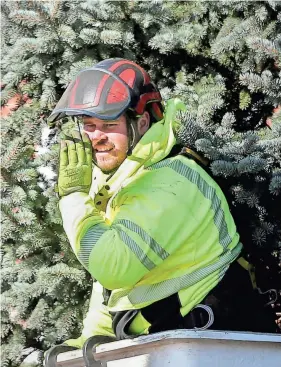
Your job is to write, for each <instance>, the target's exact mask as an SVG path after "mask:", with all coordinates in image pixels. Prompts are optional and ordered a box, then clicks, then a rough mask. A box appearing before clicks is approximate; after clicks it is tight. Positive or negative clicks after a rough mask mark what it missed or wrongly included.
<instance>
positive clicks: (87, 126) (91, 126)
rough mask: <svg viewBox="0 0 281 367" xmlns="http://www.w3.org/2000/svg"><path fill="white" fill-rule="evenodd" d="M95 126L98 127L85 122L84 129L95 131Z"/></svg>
mask: <svg viewBox="0 0 281 367" xmlns="http://www.w3.org/2000/svg"><path fill="white" fill-rule="evenodd" d="M95 128H96V126H95V125H85V124H84V126H83V129H84V130H85V131H94V130H95Z"/></svg>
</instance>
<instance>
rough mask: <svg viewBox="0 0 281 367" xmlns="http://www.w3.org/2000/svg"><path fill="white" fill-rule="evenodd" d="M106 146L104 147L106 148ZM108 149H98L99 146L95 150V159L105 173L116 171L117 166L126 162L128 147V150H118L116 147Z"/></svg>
mask: <svg viewBox="0 0 281 367" xmlns="http://www.w3.org/2000/svg"><path fill="white" fill-rule="evenodd" d="M106 148H107V147H104V148H103V149H106ZM108 149H110V150H108V151H106V150H105V151H102V150H100V151H99V150H98V147H96V149H95V150H94V152H93V161H94V163H95V164H96V165H97V166H98V167H99V168H100V169H101V171H102V172H104V173H111V172H113V171H116V170H117V168H118V167H119V166H120V165H121V164H122V163H123V162H124V160H125V159H126V158H127V150H128V149H127V148H126V150H123V149H122V150H118V149H116V148H115V147H111V148H110V147H108Z"/></svg>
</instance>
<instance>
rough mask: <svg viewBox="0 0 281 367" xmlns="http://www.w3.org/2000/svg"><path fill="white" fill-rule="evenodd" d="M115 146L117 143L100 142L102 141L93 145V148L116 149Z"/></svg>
mask: <svg viewBox="0 0 281 367" xmlns="http://www.w3.org/2000/svg"><path fill="white" fill-rule="evenodd" d="M114 148H115V145H114V144H100V143H98V144H95V145H93V149H94V150H99V149H106V150H107V149H108V150H109V149H114Z"/></svg>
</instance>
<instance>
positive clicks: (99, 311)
mask: <svg viewBox="0 0 281 367" xmlns="http://www.w3.org/2000/svg"><path fill="white" fill-rule="evenodd" d="M179 110H185V106H184V105H183V103H182V102H181V101H180V100H178V99H174V100H170V101H169V102H168V103H167V107H166V110H165V114H164V119H163V120H162V121H160V122H158V123H156V124H154V125H153V126H152V127H151V128H150V129H149V130H148V131H147V132H146V134H145V135H144V136H143V137H142V139H141V140H140V141H139V143H138V144H137V145H136V147H135V149H134V150H133V154H132V155H131V156H129V157H127V159H126V160H125V161H124V162H123V163H122V165H121V166H120V167H119V168H118V170H117V171H116V172H115V174H114V175H113V176H112V177H110V178H109V176H105V175H103V174H102V172H101V171H100V170H99V169H98V168H97V167H95V168H94V170H93V184H92V187H91V190H90V193H89V195H88V194H85V193H81V192H77V193H72V194H70V195H68V196H65V197H63V198H62V199H61V200H60V211H61V215H62V219H63V226H64V229H65V231H66V234H67V236H68V238H69V241H70V244H71V247H72V249H73V251H74V253H75V254H76V256H77V257H78V259H79V260H80V262H81V263H82V264H83V265H84V266H85V268H86V269H87V270H88V271H89V272H90V273H91V275H92V276H93V278H94V279H95V280H96V281H97V282H96V283H94V289H93V294H92V297H91V302H90V309H89V312H88V315H87V317H86V319H85V320H84V330H83V333H82V336H81V337H80V338H79V339H77V340H70V341H68V344H71V345H76V346H78V347H81V345H82V343H83V342H84V341H85V340H86V339H87V338H89V337H90V336H92V335H111V336H113V330H112V325H111V324H112V320H111V316H110V314H109V311H112V312H116V311H124V310H132V309H140V308H142V307H145V306H148V305H150V304H152V303H154V302H155V301H158V300H160V299H163V298H166V297H168V296H170V295H172V294H175V293H178V296H179V300H180V303H181V308H180V312H181V314H182V315H183V316H184V315H186V314H187V313H188V312H189V311H190V310H192V308H193V307H194V306H196V305H197V304H198V303H200V301H201V300H202V299H203V298H204V297H205V296H206V295H207V294H208V293H209V291H210V290H211V289H212V288H214V287H215V286H216V285H217V284H218V282H219V281H220V280H221V279H222V277H223V276H224V274H225V272H226V270H227V269H228V267H229V265H230V263H231V262H233V261H234V260H235V259H236V258H237V257H238V255H239V253H240V251H241V248H242V245H241V243H240V242H239V235H238V233H237V231H236V226H235V223H234V221H233V218H232V216H231V214H230V211H229V207H228V204H227V202H226V199H225V197H224V194H223V193H222V191H221V189H220V188H219V186H218V185H217V184H216V182H215V181H214V180H213V179H212V178H211V177H210V176H209V175H208V174H207V173H206V172H205V170H204V169H202V168H201V167H200V166H199V165H198V164H197V163H196V162H195V161H194V160H192V159H188V158H187V157H184V156H182V155H178V156H175V157H171V158H166V157H167V156H168V155H169V153H170V151H171V149H172V147H173V146H174V145H175V143H176V139H175V136H174V131H173V127H174V125H175V123H176V122H177V121H176V114H177V111H179ZM165 158H166V159H165ZM102 287H105V288H106V289H108V290H111V291H112V292H111V295H110V298H109V301H108V305H107V306H105V305H103V304H102V302H103V297H102ZM149 325H150V324H149V323H145V321H144V320H142V319H141V315H138V316H137V317H136V318H135V320H134V321H133V322H132V324H131V328H130V332H132V333H133V334H143V333H148V327H149Z"/></svg>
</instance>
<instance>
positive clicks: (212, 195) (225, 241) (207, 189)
mask: <svg viewBox="0 0 281 367" xmlns="http://www.w3.org/2000/svg"><path fill="white" fill-rule="evenodd" d="M162 167H169V168H171V169H173V170H174V171H175V172H177V173H178V174H180V175H181V176H183V177H185V178H186V179H187V180H189V181H190V182H192V183H193V184H195V185H196V186H197V187H198V189H199V191H200V192H201V193H202V194H203V195H204V197H205V198H206V199H209V200H210V201H211V208H212V210H213V212H214V223H215V226H216V227H217V229H218V232H219V242H220V244H221V245H222V247H223V248H224V249H226V248H227V247H228V246H229V245H230V243H231V242H232V238H231V236H230V235H229V233H228V229H227V224H226V220H225V213H224V211H223V209H222V208H221V200H220V199H219V198H218V196H217V193H216V190H215V188H214V187H212V186H210V185H209V184H208V183H207V181H206V180H205V179H204V178H203V177H202V176H201V175H200V173H199V172H198V171H196V170H194V169H192V168H190V167H189V166H187V165H185V164H184V163H182V162H181V161H180V160H178V159H173V158H168V159H165V160H163V161H161V162H159V163H156V164H153V165H152V166H150V167H149V168H148V169H149V170H154V169H157V168H162Z"/></svg>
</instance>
